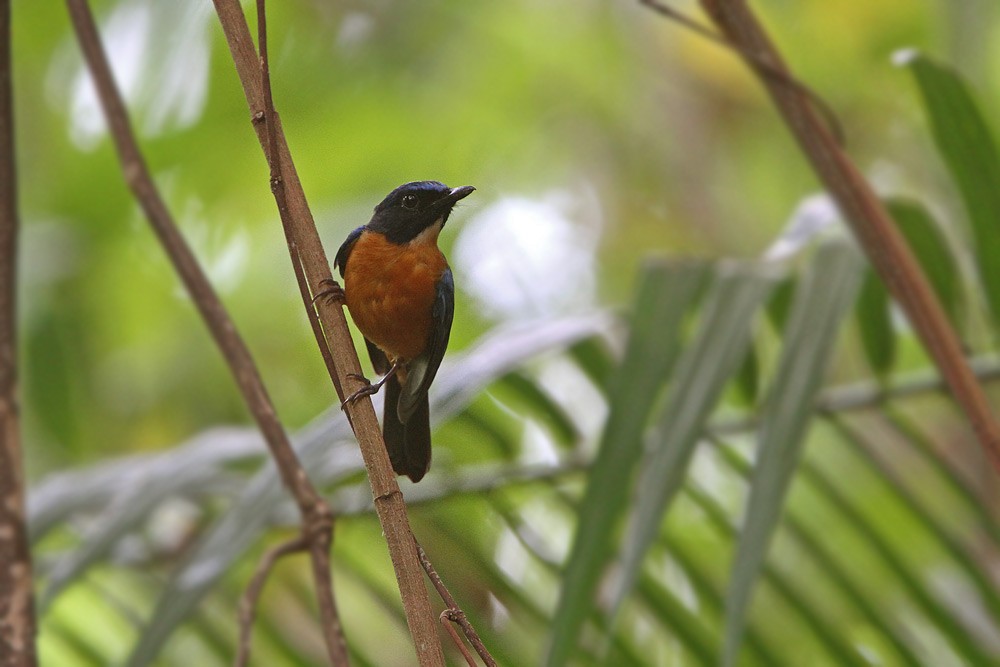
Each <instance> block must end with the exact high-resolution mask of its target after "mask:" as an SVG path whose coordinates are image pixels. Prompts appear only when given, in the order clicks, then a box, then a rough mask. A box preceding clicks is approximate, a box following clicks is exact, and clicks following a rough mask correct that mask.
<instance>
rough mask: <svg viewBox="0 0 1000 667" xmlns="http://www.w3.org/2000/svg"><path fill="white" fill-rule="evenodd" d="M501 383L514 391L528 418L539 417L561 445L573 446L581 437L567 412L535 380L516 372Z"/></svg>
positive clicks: (509, 374) (508, 375)
mask: <svg viewBox="0 0 1000 667" xmlns="http://www.w3.org/2000/svg"><path fill="white" fill-rule="evenodd" d="M500 383H501V385H502V386H503V387H506V388H508V389H510V390H512V392H513V393H514V395H515V396H516V397H517V401H518V405H519V406H521V407H523V408H524V414H525V415H526V416H535V417H538V418H539V419H540V420H541V421H542V422H543V423H544V424H545V425H546V426H548V428H549V429H550V430H551V432H552V434H553V435H554V436H555V438H556V441H557V442H558V443H559V444H562V445H571V444H573V443H574V442H575V441H576V439H577V438H578V437H579V435H580V434H579V432H578V431H577V428H576V425H575V424H574V423H573V422H572V420H570V418H569V416H568V415H567V414H566V411H565V410H563V409H562V407H561V406H560V405H559V404H558V403H556V402H555V400H554V399H553V398H552V397H551V396H549V395H548V393H546V392H545V391H544V390H543V389H542V388H541V387H540V386H539V385H538V383H537V382H536V381H535V380H533V379H531V378H530V377H528V376H527V375H525V374H524V373H522V372H519V371H514V372H513V373H508V374H507V376H506V377H504V378H503V379H502V380H501V381H500Z"/></svg>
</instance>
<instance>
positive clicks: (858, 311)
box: [854, 266, 896, 380]
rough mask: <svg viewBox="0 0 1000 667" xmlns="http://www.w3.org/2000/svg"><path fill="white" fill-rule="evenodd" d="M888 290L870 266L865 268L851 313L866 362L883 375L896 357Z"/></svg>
mask: <svg viewBox="0 0 1000 667" xmlns="http://www.w3.org/2000/svg"><path fill="white" fill-rule="evenodd" d="M890 305H891V304H890V301H889V293H888V292H887V291H886V289H885V286H884V285H883V284H882V281H880V280H879V278H878V276H877V275H876V274H875V271H874V269H872V268H871V267H870V266H869V267H867V268H866V269H865V277H864V279H863V280H862V281H861V290H860V291H859V292H858V300H857V302H855V304H854V316H855V318H857V321H858V331H859V333H860V334H861V346H862V348H863V349H864V351H865V357H867V358H868V365H869V366H871V368H872V370H873V371H875V374H876V375H878V376H879V377H880V378H881V379H883V380H884V379H885V377H886V375H888V373H889V371H891V370H892V365H893V363H894V362H895V361H896V332H895V331H894V330H893V326H892V313H891V310H890Z"/></svg>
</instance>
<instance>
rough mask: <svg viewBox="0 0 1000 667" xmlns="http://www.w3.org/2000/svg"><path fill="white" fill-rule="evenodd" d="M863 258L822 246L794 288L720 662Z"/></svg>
mask: <svg viewBox="0 0 1000 667" xmlns="http://www.w3.org/2000/svg"><path fill="white" fill-rule="evenodd" d="M862 266H863V264H862V262H861V258H860V257H859V256H858V254H857V251H856V250H855V249H854V248H853V247H852V246H850V245H848V244H845V243H829V244H825V245H823V246H820V248H819V251H818V252H817V254H816V256H815V257H814V259H813V262H812V264H811V265H810V267H809V271H808V272H807V274H806V275H805V276H804V278H803V281H802V284H801V285H799V288H798V289H797V290H796V294H795V299H794V301H793V303H792V308H791V311H790V313H789V319H788V323H787V326H786V329H785V336H784V345H783V348H782V351H781V356H780V358H779V362H778V370H777V373H776V376H775V378H774V381H773V384H772V386H771V387H770V389H769V390H768V397H767V400H766V404H765V406H764V409H763V413H762V415H761V426H760V431H759V443H760V444H759V453H758V462H757V465H756V467H755V468H754V474H753V481H752V483H751V486H750V497H749V499H748V501H747V510H746V516H745V519H744V524H743V530H742V532H741V535H740V541H739V545H738V547H737V551H736V556H735V558H734V563H733V569H732V576H731V578H730V582H729V590H728V592H727V595H726V631H725V650H724V652H723V664H724V665H726V666H727V667H728V666H730V665H733V664H735V662H736V656H737V653H738V651H739V646H740V640H741V638H742V635H743V628H744V625H745V622H746V618H745V615H746V611H747V608H748V606H749V602H750V595H751V592H752V590H753V586H754V583H755V582H756V580H757V576H758V574H759V572H760V568H761V566H762V565H763V563H764V557H765V555H766V553H767V548H768V545H769V543H770V540H771V536H772V534H773V532H774V529H775V527H776V526H777V524H778V521H779V519H780V517H781V510H782V507H783V505H784V499H785V493H786V492H787V490H788V486H789V483H790V482H791V478H792V474H793V473H794V472H795V467H796V464H797V463H798V458H799V453H800V450H801V444H802V441H803V437H804V435H805V431H806V427H807V425H808V423H809V420H810V418H811V416H812V406H813V401H814V400H815V398H816V393H817V392H818V390H819V388H820V384H821V382H822V380H823V377H824V375H825V372H826V368H827V364H828V361H829V359H830V355H831V353H832V351H833V344H834V342H835V340H836V333H837V331H838V329H839V324H840V321H841V319H842V318H843V316H844V314H845V313H846V311H847V309H848V308H849V307H850V305H851V301H852V299H853V298H854V294H855V291H856V287H857V284H858V282H859V280H860V276H861V268H862Z"/></svg>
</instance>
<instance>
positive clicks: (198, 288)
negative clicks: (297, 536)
mask: <svg viewBox="0 0 1000 667" xmlns="http://www.w3.org/2000/svg"><path fill="white" fill-rule="evenodd" d="M67 6H68V8H69V13H70V16H71V18H72V21H73V27H74V30H75V31H76V34H77V38H78V40H79V42H80V47H81V49H82V50H83V54H84V59H85V60H86V61H87V66H88V67H89V69H90V72H91V75H92V76H93V78H94V83H95V86H96V88H97V94H98V98H99V100H100V102H101V107H102V109H103V110H104V115H105V117H106V118H107V122H108V126H109V128H110V131H111V136H112V139H113V140H114V143H115V148H116V150H117V151H118V157H119V160H120V161H121V164H122V170H123V172H124V174H125V180H126V182H127V184H128V186H129V188H130V189H131V190H132V192H133V194H134V195H135V197H136V199H137V200H138V202H139V205H140V206H141V207H142V209H143V212H144V213H145V214H146V217H147V219H148V220H149V222H150V224H151V225H152V227H153V230H154V231H155V232H156V235H157V236H158V237H159V239H160V242H161V244H162V245H163V247H164V249H165V250H166V252H167V255H168V256H169V257H170V261H171V262H172V263H173V265H174V268H175V269H176V271H177V273H178V274H179V275H180V277H181V280H182V281H183V283H184V286H185V287H186V288H187V290H188V292H189V293H190V294H191V297H192V300H193V301H194V303H195V305H196V306H197V308H198V311H199V312H200V313H201V316H202V318H203V319H204V320H205V323H206V325H207V326H208V329H209V331H210V332H211V334H212V336H213V338H214V339H215V342H216V344H217V345H218V346H219V348H220V350H221V351H222V354H223V356H224V357H225V359H226V362H227V363H228V364H229V368H230V370H231V372H232V373H233V376H234V377H235V379H236V383H237V385H238V387H239V389H240V392H241V393H242V394H243V398H244V400H245V401H246V404H247V407H248V408H249V410H250V412H251V413H252V414H253V417H254V419H255V420H256V422H257V426H258V427H259V428H260V430H261V433H262V434H263V436H264V440H265V441H266V442H267V445H268V448H269V449H270V451H271V455H272V457H273V458H274V460H275V462H276V464H277V466H278V469H279V471H280V474H281V478H282V481H283V482H284V484H285V486H286V487H287V488H288V490H289V492H291V494H292V495H293V496H294V498H295V501H296V503H297V504H298V507H299V511H300V513H301V515H302V535H303V539H305V540H306V541H307V542H308V543H309V547H310V548H309V553H310V555H311V557H312V563H313V574H314V579H315V581H316V589H317V596H318V597H319V600H320V607H321V610H322V619H323V621H324V628H323V629H324V635H325V638H326V642H327V650H328V653H329V656H330V661H331V663H332V664H334V665H346V664H347V657H346V656H347V649H346V646H345V643H344V640H343V633H342V630H341V627H340V624H339V620H338V619H337V617H336V612H335V609H333V608H332V604H333V595H332V592H331V581H330V561H329V552H330V543H331V541H332V528H333V517H332V513H331V511H330V508H329V507H328V506H327V504H326V502H325V501H324V500H323V498H322V496H320V495H319V494H318V493H317V492H316V490H315V488H314V487H313V486H312V483H311V482H310V481H309V478H308V476H307V475H306V473H305V471H304V470H303V469H302V466H301V464H300V463H299V460H298V457H297V456H296V455H295V451H294V450H293V449H292V446H291V442H290V441H289V439H288V436H287V434H286V433H285V430H284V428H283V427H282V425H281V422H280V421H279V420H278V417H277V414H276V412H275V409H274V405H273V404H272V403H271V399H270V397H269V396H268V394H267V390H266V389H265V388H264V383H263V381H262V380H261V378H260V374H259V373H258V371H257V367H256V365H255V363H254V361H253V358H252V357H251V356H250V351H249V350H248V349H247V347H246V345H245V344H244V343H243V340H242V338H240V335H239V333H238V332H237V330H236V326H235V325H234V323H233V321H232V320H231V319H230V317H229V315H228V313H227V312H226V310H225V308H224V307H223V305H222V302H221V301H220V300H219V297H218V295H217V294H216V293H215V291H214V290H213V289H212V286H211V284H210V283H209V281H208V278H207V277H206V276H205V274H204V272H203V271H202V270H201V267H200V266H199V265H198V262H197V260H196V259H195V257H194V254H193V253H192V252H191V249H190V248H189V247H188V245H187V243H186V242H185V241H184V238H183V236H182V235H181V234H180V231H179V230H178V228H177V225H176V224H175V222H174V220H173V218H172V217H171V215H170V212H169V210H168V209H167V206H166V204H165V203H164V201H163V199H162V198H161V197H160V194H159V191H158V190H157V189H156V185H155V183H154V182H153V178H152V176H151V175H150V173H149V169H148V168H147V166H146V163H145V160H144V159H143V157H142V153H141V152H140V150H139V146H138V143H137V142H136V139H135V135H134V133H133V131H132V128H131V124H130V122H129V119H128V113H127V111H126V109H125V104H124V102H123V101H122V98H121V95H120V93H119V92H118V89H117V87H116V85H115V82H114V77H113V75H112V73H111V69H110V67H109V65H108V61H107V56H106V54H105V53H104V49H103V47H102V45H101V41H100V36H99V35H98V32H97V26H96V25H95V24H94V18H93V15H92V14H91V12H90V7H89V6H88V4H87V0H67Z"/></svg>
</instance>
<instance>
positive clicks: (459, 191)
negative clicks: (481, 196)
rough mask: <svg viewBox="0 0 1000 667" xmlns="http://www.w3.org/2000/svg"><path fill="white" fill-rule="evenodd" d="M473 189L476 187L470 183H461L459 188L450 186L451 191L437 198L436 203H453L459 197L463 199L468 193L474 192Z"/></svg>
mask: <svg viewBox="0 0 1000 667" xmlns="http://www.w3.org/2000/svg"><path fill="white" fill-rule="evenodd" d="M475 190H476V189H475V188H474V187H472V186H471V185H463V186H462V187H460V188H452V189H451V191H450V192H449V193H448V194H446V195H445V196H444V197H442V198H441V199H440V200H438V202H437V203H438V204H439V205H441V204H444V205H454V204H455V202H457V201H458V200H459V199H465V198H466V197H468V196H469V195H471V194H472V193H473V192H475Z"/></svg>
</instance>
